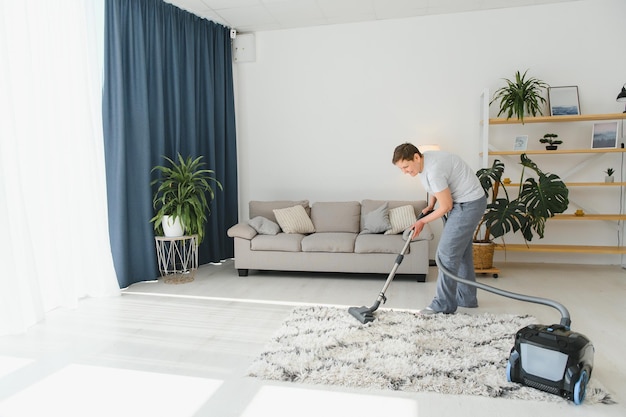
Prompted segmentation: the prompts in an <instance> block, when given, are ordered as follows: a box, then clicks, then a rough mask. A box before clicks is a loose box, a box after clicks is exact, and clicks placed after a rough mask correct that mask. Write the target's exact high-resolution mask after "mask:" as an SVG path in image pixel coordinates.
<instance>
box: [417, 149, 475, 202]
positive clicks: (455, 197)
mask: <svg viewBox="0 0 626 417" xmlns="http://www.w3.org/2000/svg"><path fill="white" fill-rule="evenodd" d="M419 178H420V180H421V181H422V185H423V186H424V188H425V189H426V191H427V192H428V193H430V194H435V193H438V192H440V191H443V190H445V189H446V188H449V189H450V194H452V201H453V202H455V203H465V202H467V201H474V200H478V199H479V198H481V197H483V196H484V195H485V192H484V191H483V188H482V186H481V185H480V181H478V177H477V176H476V173H475V172H474V171H472V169H471V168H470V167H469V165H467V163H465V161H464V160H463V159H461V158H460V157H459V156H457V155H455V154H453V153H450V152H445V151H429V152H425V153H424V169H423V170H422V172H421V173H420V174H419Z"/></svg>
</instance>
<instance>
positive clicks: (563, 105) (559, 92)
mask: <svg viewBox="0 0 626 417" xmlns="http://www.w3.org/2000/svg"><path fill="white" fill-rule="evenodd" d="M548 103H550V116H571V115H577V114H580V102H579V100H578V86H569V87H549V88H548Z"/></svg>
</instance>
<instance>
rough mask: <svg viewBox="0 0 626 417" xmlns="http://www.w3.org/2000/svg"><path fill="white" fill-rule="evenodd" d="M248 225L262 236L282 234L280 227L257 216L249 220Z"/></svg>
mask: <svg viewBox="0 0 626 417" xmlns="http://www.w3.org/2000/svg"><path fill="white" fill-rule="evenodd" d="M248 224H249V225H250V227H252V228H253V229H254V230H256V232H257V233H258V234H260V235H275V234H277V233H279V232H280V226H279V225H277V224H276V223H274V222H273V221H271V220H270V219H267V218H265V217H263V216H256V217H254V218H252V219H250V220H248Z"/></svg>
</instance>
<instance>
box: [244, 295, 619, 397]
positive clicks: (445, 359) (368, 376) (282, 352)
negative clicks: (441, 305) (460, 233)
mask: <svg viewBox="0 0 626 417" xmlns="http://www.w3.org/2000/svg"><path fill="white" fill-rule="evenodd" d="M375 314H376V320H375V321H374V322H372V323H368V324H361V323H360V322H359V321H357V320H356V319H355V318H354V317H352V316H351V315H350V314H348V312H347V309H338V308H330V307H298V308H296V309H295V310H294V311H293V312H292V313H291V315H290V316H289V317H288V318H287V319H286V320H285V322H284V323H283V324H282V326H281V328H280V329H279V330H278V332H277V333H276V334H275V335H274V337H273V338H272V340H271V342H270V343H269V344H268V346H266V350H265V352H263V353H262V354H261V355H260V357H259V358H258V359H256V360H255V361H254V362H253V363H252V365H251V366H250V368H249V369H248V375H249V376H253V377H258V378H262V379H269V380H280V381H293V382H301V383H307V384H324V385H338V386H344V387H361V388H369V389H390V390H400V391H413V392H438V393H445V394H464V395H482V396H488V397H505V398H517V399H532V400H544V401H565V400H564V399H561V398H560V397H558V396H555V395H552V394H548V393H545V392H542V391H538V390H536V389H533V388H529V387H526V386H522V385H520V384H516V383H511V382H508V381H507V379H506V363H507V360H508V357H509V353H510V351H511V348H512V347H513V342H514V336H515V333H516V331H517V330H519V329H521V328H522V327H524V326H526V325H528V324H531V323H537V321H536V319H534V318H533V317H530V316H515V315H494V314H489V313H482V314H476V315H469V314H460V313H457V314H452V315H444V314H437V315H433V316H427V317H423V316H419V315H417V314H415V313H413V312H407V311H393V310H378V311H377V312H376V313H375ZM585 403H589V404H592V403H605V404H610V403H613V400H612V399H611V396H610V395H609V394H608V393H607V392H606V391H605V390H604V389H603V388H602V387H601V386H600V385H599V384H598V383H597V381H595V379H594V378H593V377H592V378H591V380H590V382H589V384H588V387H587V395H586V398H585Z"/></svg>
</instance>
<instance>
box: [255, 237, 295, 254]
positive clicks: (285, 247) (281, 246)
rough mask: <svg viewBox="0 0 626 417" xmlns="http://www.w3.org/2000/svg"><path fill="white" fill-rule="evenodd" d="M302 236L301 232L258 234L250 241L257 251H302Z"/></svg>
mask: <svg viewBox="0 0 626 417" xmlns="http://www.w3.org/2000/svg"><path fill="white" fill-rule="evenodd" d="M302 238H304V235H302V234H299V233H279V234H277V235H256V236H255V237H254V239H252V240H251V241H250V249H252V250H255V251H264V250H265V251H279V252H300V251H301V250H302V244H301V242H302Z"/></svg>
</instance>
